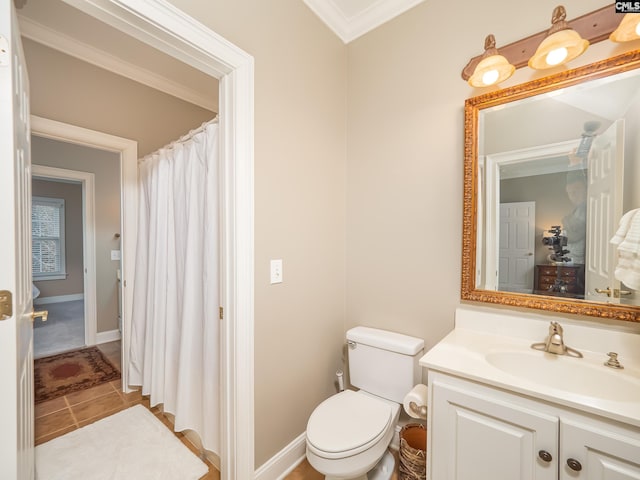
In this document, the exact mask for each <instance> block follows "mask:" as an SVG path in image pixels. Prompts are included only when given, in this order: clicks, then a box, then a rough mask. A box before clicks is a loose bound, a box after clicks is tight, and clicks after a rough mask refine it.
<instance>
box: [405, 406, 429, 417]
mask: <svg viewBox="0 0 640 480" xmlns="http://www.w3.org/2000/svg"><path fill="white" fill-rule="evenodd" d="M409 409H410V410H411V411H412V412H413V413H415V414H416V415H418V416H419V417H420V418H421V419H422V420H426V419H427V406H426V405H418V404H417V403H416V402H409Z"/></svg>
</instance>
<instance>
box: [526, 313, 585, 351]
mask: <svg viewBox="0 0 640 480" xmlns="http://www.w3.org/2000/svg"><path fill="white" fill-rule="evenodd" d="M563 335H564V334H563V330H562V327H561V326H560V324H559V323H558V322H551V324H550V325H549V336H548V337H547V339H546V341H544V342H540V343H534V344H532V345H531V348H533V349H535V350H542V351H544V352H548V353H554V354H556V355H569V356H572V357H577V358H582V354H581V353H580V352H579V351H577V350H575V349H573V348H571V347H567V346H566V345H565V344H564V336H563Z"/></svg>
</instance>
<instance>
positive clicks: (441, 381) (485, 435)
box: [427, 371, 640, 480]
mask: <svg viewBox="0 0 640 480" xmlns="http://www.w3.org/2000/svg"><path fill="white" fill-rule="evenodd" d="M585 381H588V379H585ZM638 401H639V402H640V399H638ZM639 408H640V407H639ZM428 415H429V418H428V423H429V428H428V446H429V448H428V456H427V469H428V470H427V478H428V479H430V480H558V479H559V480H575V479H579V480H631V479H634V480H640V428H638V427H633V426H628V425H625V424H622V423H619V422H615V421H612V420H607V419H604V418H601V417H598V416H594V415H590V414H583V413H580V412H578V411H576V410H574V409H569V408H565V407H562V406H558V405H555V404H553V403H550V402H546V401H538V400H536V399H534V398H532V397H529V396H524V395H519V394H514V393H511V392H507V391H505V390H502V389H498V388H494V387H490V386H487V385H483V384H480V383H477V382H473V381H469V380H464V379H462V378H459V377H455V376H451V375H447V374H444V373H440V372H436V371H429V411H428ZM568 462H569V463H568Z"/></svg>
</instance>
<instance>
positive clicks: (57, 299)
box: [33, 293, 84, 305]
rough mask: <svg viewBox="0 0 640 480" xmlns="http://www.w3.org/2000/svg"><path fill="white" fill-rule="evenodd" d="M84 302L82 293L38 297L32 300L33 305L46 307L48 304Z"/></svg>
mask: <svg viewBox="0 0 640 480" xmlns="http://www.w3.org/2000/svg"><path fill="white" fill-rule="evenodd" d="M75 300H84V293H74V294H71V295H56V296H54V297H38V298H34V299H33V304H34V305H47V304H49V303H62V302H73V301H75Z"/></svg>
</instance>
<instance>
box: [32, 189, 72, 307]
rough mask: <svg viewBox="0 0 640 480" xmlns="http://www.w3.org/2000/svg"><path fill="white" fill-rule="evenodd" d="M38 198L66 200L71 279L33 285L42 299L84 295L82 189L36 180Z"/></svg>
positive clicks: (39, 282) (67, 256) (65, 236)
mask: <svg viewBox="0 0 640 480" xmlns="http://www.w3.org/2000/svg"><path fill="white" fill-rule="evenodd" d="M31 194H32V195H33V196H34V197H50V198H62V199H64V247H65V249H64V250H65V264H66V273H67V278H65V279H64V280H42V281H34V282H33V283H34V284H35V285H36V287H38V288H39V289H40V298H44V297H55V296H58V295H74V294H78V293H82V292H83V291H84V274H83V273H82V268H83V262H82V185H80V184H75V183H63V182H51V181H47V180H36V179H34V180H33V182H32V184H31Z"/></svg>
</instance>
